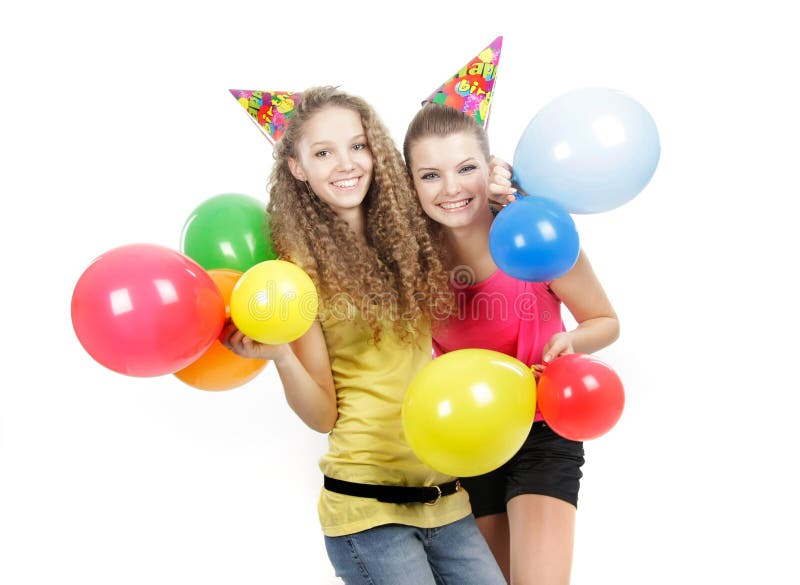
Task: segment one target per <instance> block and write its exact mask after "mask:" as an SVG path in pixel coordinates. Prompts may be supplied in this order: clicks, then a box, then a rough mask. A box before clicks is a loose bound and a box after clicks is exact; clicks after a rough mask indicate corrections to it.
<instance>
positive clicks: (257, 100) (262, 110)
mask: <svg viewBox="0 0 800 585" xmlns="http://www.w3.org/2000/svg"><path fill="white" fill-rule="evenodd" d="M229 91H230V92H231V94H232V95H233V97H235V98H236V100H237V101H238V102H239V104H240V105H241V106H242V107H243V108H244V109H245V110H246V111H247V113H248V114H250V117H251V118H252V119H253V121H254V122H255V123H256V125H257V126H258V127H259V129H260V130H261V131H262V132H263V133H264V135H265V136H266V137H267V140H269V141H270V143H271V144H273V145H274V144H275V143H276V142H277V141H278V140H280V139H281V136H282V135H283V133H284V132H285V131H286V127H287V126H288V125H289V120H291V118H292V116H293V115H294V109H295V107H296V105H297V103H298V102H299V101H300V98H301V97H302V95H303V94H302V93H298V92H295V93H292V92H286V91H258V90H250V89H231V90H229Z"/></svg>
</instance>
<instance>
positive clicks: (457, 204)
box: [438, 198, 472, 211]
mask: <svg viewBox="0 0 800 585" xmlns="http://www.w3.org/2000/svg"><path fill="white" fill-rule="evenodd" d="M470 203H472V199H471V198H470V199H459V200H458V201H446V202H444V203H439V204H438V207H440V208H441V209H444V210H445V211H455V210H457V209H463V208H464V207H466V206H467V205H469V204H470Z"/></svg>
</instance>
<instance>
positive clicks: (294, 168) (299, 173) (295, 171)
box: [286, 156, 306, 181]
mask: <svg viewBox="0 0 800 585" xmlns="http://www.w3.org/2000/svg"><path fill="white" fill-rule="evenodd" d="M286 162H287V163H288V164H289V172H290V173H292V176H293V177H294V178H295V179H297V180H298V181H305V180H306V174H305V173H304V172H303V168H302V167H301V166H300V163H299V162H297V159H295V158H293V157H291V156H290V157H289V158H287V159H286Z"/></svg>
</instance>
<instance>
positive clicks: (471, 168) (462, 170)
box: [459, 165, 478, 173]
mask: <svg viewBox="0 0 800 585" xmlns="http://www.w3.org/2000/svg"><path fill="white" fill-rule="evenodd" d="M477 168H478V167H477V166H476V165H465V166H463V167H461V168H460V169H459V172H460V173H469V172H470V171H474V170H475V169H477Z"/></svg>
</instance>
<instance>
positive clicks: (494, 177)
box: [489, 156, 517, 207]
mask: <svg viewBox="0 0 800 585" xmlns="http://www.w3.org/2000/svg"><path fill="white" fill-rule="evenodd" d="M511 177H512V171H511V165H510V164H508V163H507V162H506V161H504V160H503V159H501V158H498V157H496V156H493V157H491V158H490V159H489V204H495V205H499V206H500V207H503V206H505V205H507V204H509V203H511V202H512V201H514V200H515V199H516V195H515V194H516V193H517V189H516V186H515V185H514V184H513V183H512V181H511Z"/></svg>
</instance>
